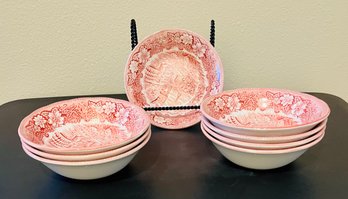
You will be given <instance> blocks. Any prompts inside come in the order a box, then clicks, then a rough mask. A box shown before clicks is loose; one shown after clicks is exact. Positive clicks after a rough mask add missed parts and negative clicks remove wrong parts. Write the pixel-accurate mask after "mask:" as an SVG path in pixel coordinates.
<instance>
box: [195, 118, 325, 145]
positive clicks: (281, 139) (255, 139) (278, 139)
mask: <svg viewBox="0 0 348 199" xmlns="http://www.w3.org/2000/svg"><path fill="white" fill-rule="evenodd" d="M201 122H203V123H204V124H205V125H206V126H207V127H208V128H209V129H211V130H212V131H214V132H215V133H218V134H220V135H222V136H224V137H226V138H230V139H234V140H239V141H243V142H250V143H264V144H273V143H287V142H295V141H299V140H302V139H305V138H308V137H309V136H312V135H313V134H315V133H317V132H318V131H320V130H321V129H323V128H325V127H326V123H327V119H326V120H325V121H323V122H321V123H320V124H318V125H317V126H316V127H314V128H313V129H311V130H310V131H307V132H304V133H299V134H295V135H288V136H286V135H284V136H266V137H264V136H251V135H243V134H238V133H235V132H232V131H224V130H222V129H219V128H217V127H216V126H214V125H212V124H211V123H210V122H209V121H208V120H207V119H206V118H205V117H204V116H202V121H201Z"/></svg>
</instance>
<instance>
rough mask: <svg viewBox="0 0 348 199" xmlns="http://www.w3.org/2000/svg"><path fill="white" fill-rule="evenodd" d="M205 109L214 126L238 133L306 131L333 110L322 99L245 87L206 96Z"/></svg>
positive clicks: (262, 134)
mask: <svg viewBox="0 0 348 199" xmlns="http://www.w3.org/2000/svg"><path fill="white" fill-rule="evenodd" d="M201 112H202V114H203V116H204V117H206V118H207V119H208V120H209V121H210V122H211V123H212V124H213V125H214V126H216V127H218V128H220V129H222V130H224V131H231V132H234V133H236V134H243V135H252V136H285V135H293V134H299V133H302V132H306V131H308V130H310V129H312V128H313V127H315V126H316V125H317V124H319V123H320V122H322V121H324V120H325V119H326V118H327V117H328V116H329V114H330V108H329V106H328V105H327V104H326V103H325V102H324V101H322V100H320V99H318V98H316V97H314V96H312V95H308V94H305V93H300V92H295V91H290V90H284V89H275V88H243V89H236V90H230V91H224V92H222V93H220V94H217V95H213V96H210V97H208V98H206V99H205V100H204V101H203V103H202V104H201Z"/></svg>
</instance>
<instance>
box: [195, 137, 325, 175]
mask: <svg viewBox="0 0 348 199" xmlns="http://www.w3.org/2000/svg"><path fill="white" fill-rule="evenodd" d="M202 132H203V134H204V135H205V136H206V137H207V138H208V139H209V140H210V141H212V142H213V144H214V146H215V147H216V148H217V149H218V151H220V153H221V154H222V155H223V156H224V157H225V158H227V159H228V160H230V161H231V162H233V163H235V164H237V165H239V166H242V167H246V168H250V169H258V170H265V169H275V168H279V167H282V166H285V165H287V164H289V163H291V162H293V161H294V160H296V159H297V158H299V157H300V156H301V155H302V154H303V153H304V152H306V151H307V150H308V149H309V148H311V147H313V146H314V145H316V144H317V143H319V142H320V140H322V139H323V137H324V135H325V134H322V136H321V137H319V138H318V139H316V140H314V141H312V142H310V143H308V144H306V145H302V146H299V147H295V148H290V149H279V150H256V149H246V148H241V147H236V146H231V145H228V144H226V143H223V142H221V141H219V140H217V139H215V138H214V137H213V136H211V135H209V134H208V133H207V132H205V131H204V130H202Z"/></svg>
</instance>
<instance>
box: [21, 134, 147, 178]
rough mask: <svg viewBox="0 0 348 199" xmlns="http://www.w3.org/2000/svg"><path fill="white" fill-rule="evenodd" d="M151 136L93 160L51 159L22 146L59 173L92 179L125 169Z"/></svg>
mask: <svg viewBox="0 0 348 199" xmlns="http://www.w3.org/2000/svg"><path fill="white" fill-rule="evenodd" d="M150 137H151V134H149V135H148V136H147V138H146V139H145V140H144V141H143V142H141V143H140V144H139V145H138V146H136V147H135V148H133V149H131V150H129V151H127V152H126V153H122V154H120V155H116V156H113V157H109V158H104V159H100V160H92V161H80V162H69V161H58V160H50V159H46V158H43V157H40V156H38V155H35V154H33V153H32V152H30V151H28V150H27V149H26V148H25V147H23V146H22V148H23V150H24V152H25V153H26V154H27V155H29V156H30V157H31V158H33V159H35V160H38V161H40V162H41V163H42V164H44V165H45V166H46V167H48V168H49V169H51V170H52V171H54V172H55V173H57V174H60V175H62V176H65V177H68V178H72V179H77V180H91V179H98V178H103V177H106V176H109V175H112V174H114V173H116V172H118V171H120V170H121V169H123V168H124V167H125V166H126V165H127V164H128V163H129V162H130V161H131V160H132V159H133V158H134V157H135V155H136V154H137V152H138V151H139V150H140V149H141V148H143V147H144V146H145V144H146V143H147V142H148V141H149V139H150Z"/></svg>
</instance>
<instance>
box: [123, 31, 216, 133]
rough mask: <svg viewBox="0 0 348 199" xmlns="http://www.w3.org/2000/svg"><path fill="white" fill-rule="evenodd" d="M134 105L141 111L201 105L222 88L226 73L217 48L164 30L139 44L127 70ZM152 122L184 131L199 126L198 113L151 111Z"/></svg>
mask: <svg viewBox="0 0 348 199" xmlns="http://www.w3.org/2000/svg"><path fill="white" fill-rule="evenodd" d="M124 82H125V90H126V93H127V97H128V99H129V101H131V102H133V103H135V104H137V105H138V106H140V107H158V106H184V105H200V104H201V102H202V101H203V99H204V98H206V97H208V96H210V95H214V94H217V93H219V92H220V91H222V89H223V68H222V63H221V60H220V58H219V56H218V54H217V52H216V51H215V49H214V47H213V46H212V45H211V44H210V43H209V42H208V41H207V40H205V39H204V38H203V37H201V36H199V35H198V34H196V33H193V32H191V31H187V30H163V31H160V32H157V33H155V34H153V35H151V36H149V37H147V38H146V39H144V40H143V41H142V42H140V43H139V44H138V45H137V46H136V47H135V48H134V50H133V51H132V53H131V54H130V56H129V58H128V61H127V63H126V67H125V80H124ZM148 113H149V115H150V119H151V123H152V124H153V125H155V126H158V127H162V128H166V129H180V128H185V127H189V126H192V125H194V124H196V123H198V122H199V121H200V115H201V114H200V111H199V110H171V111H152V112H148Z"/></svg>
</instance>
